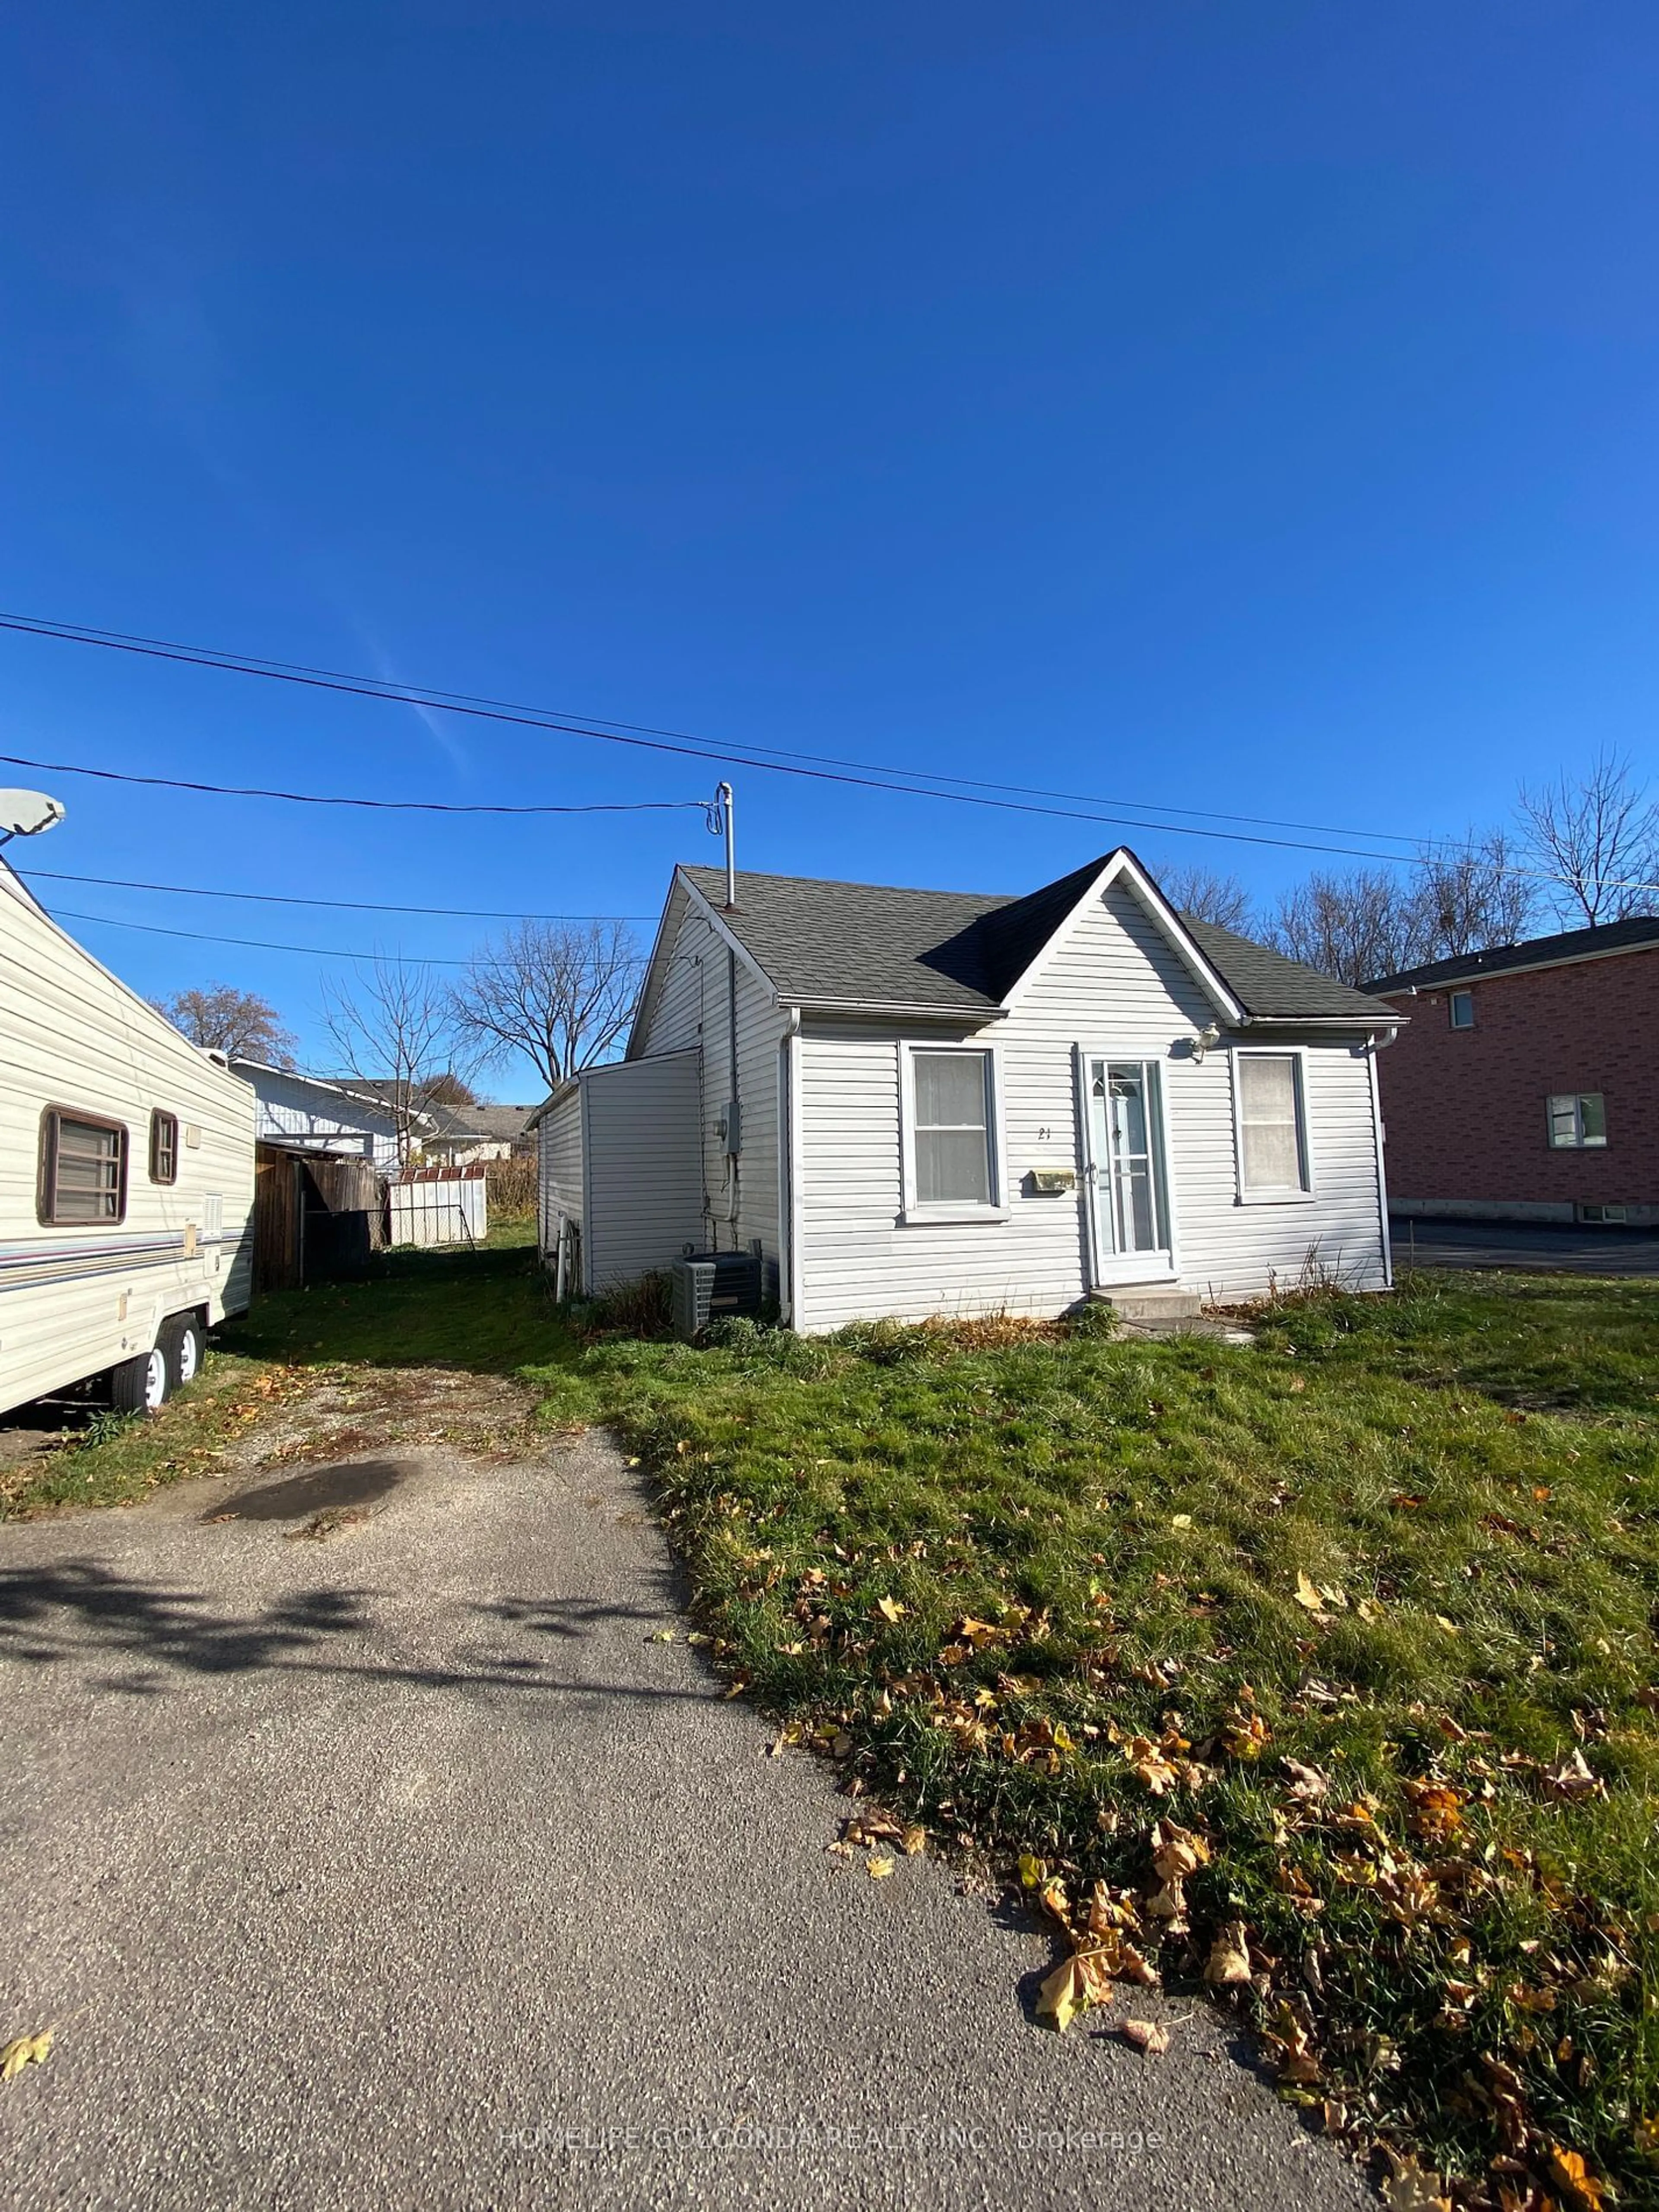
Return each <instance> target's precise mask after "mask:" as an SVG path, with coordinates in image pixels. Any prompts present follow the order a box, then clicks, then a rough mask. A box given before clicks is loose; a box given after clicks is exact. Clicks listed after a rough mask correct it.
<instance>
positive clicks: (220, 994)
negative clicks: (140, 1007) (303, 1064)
mask: <svg viewBox="0 0 1659 2212" xmlns="http://www.w3.org/2000/svg"><path fill="white" fill-rule="evenodd" d="M155 1011H156V1012H157V1013H159V1014H165V1015H166V1017H167V1019H168V1021H170V1022H171V1023H172V1024H173V1027H174V1029H176V1030H183V1031H184V1033H185V1036H187V1037H188V1038H189V1039H190V1041H191V1043H192V1044H194V1045H200V1046H201V1047H202V1048H203V1049H204V1051H208V1052H222V1053H224V1054H227V1056H228V1058H230V1059H232V1060H263V1061H264V1064H265V1066H267V1067H292V1066H294V1064H295V1062H294V1046H295V1038H294V1034H293V1032H292V1030H287V1029H284V1028H283V1024H282V1022H281V1020H280V1018H278V1016H277V1012H276V1007H275V1006H272V1005H271V1004H270V1001H269V1000H265V999H262V998H260V997H259V996H258V994H257V992H253V991H239V990H238V989H237V988H236V987H235V986H234V984H233V983H204V984H203V985H202V987H200V989H198V990H193V991H179V992H176V993H175V994H173V997H172V998H170V999H157V1000H156V1001H155Z"/></svg>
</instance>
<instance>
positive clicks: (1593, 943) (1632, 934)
mask: <svg viewBox="0 0 1659 2212" xmlns="http://www.w3.org/2000/svg"><path fill="white" fill-rule="evenodd" d="M1650 947H1653V948H1659V915H1637V916H1635V917H1634V918H1633V919H1632V921H1607V922H1603V923H1601V925H1600V927H1597V928H1594V929H1563V930H1558V931H1557V932H1556V933H1555V934H1554V936H1553V937H1528V938H1526V939H1522V942H1521V943H1520V944H1518V945H1492V947H1491V948H1490V949H1489V950H1488V951H1485V952H1463V953H1459V954H1458V955H1457V956H1456V957H1455V958H1453V959H1450V960H1431V961H1429V962H1428V963H1426V964H1425V966H1423V967H1421V968H1402V969H1400V970H1399V972H1398V973H1397V974H1395V975H1381V976H1379V977H1378V978H1377V980H1376V982H1374V983H1367V984H1366V986H1365V988H1366V989H1367V990H1368V991H1370V992H1371V993H1373V994H1389V993H1390V992H1395V991H1413V990H1415V991H1422V990H1426V989H1428V988H1430V987H1432V986H1433V985H1435V984H1437V983H1466V982H1468V981H1469V980H1470V978H1471V977H1473V976H1480V975H1503V974H1504V973H1505V971H1506V970H1510V971H1512V970H1514V969H1520V968H1550V967H1554V966H1556V965H1558V964H1559V963H1566V962H1569V961H1573V960H1600V959H1602V958H1604V957H1606V955H1607V954H1608V953H1609V952H1642V951H1647V950H1649V949H1650Z"/></svg>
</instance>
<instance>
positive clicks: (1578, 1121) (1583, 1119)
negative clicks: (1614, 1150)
mask: <svg viewBox="0 0 1659 2212" xmlns="http://www.w3.org/2000/svg"><path fill="white" fill-rule="evenodd" d="M1550 1145H1551V1147H1552V1149H1553V1150H1554V1151H1556V1152H1589V1151H1591V1150H1595V1151H1600V1150H1602V1149H1603V1148H1605V1146H1606V1145H1607V1109H1606V1107H1605V1106H1604V1104H1603V1103H1602V1099H1601V1092H1600V1091H1558V1092H1557V1093H1556V1094H1555V1095H1554V1096H1553V1097H1552V1098H1551V1100H1550Z"/></svg>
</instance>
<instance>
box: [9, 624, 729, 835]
mask: <svg viewBox="0 0 1659 2212" xmlns="http://www.w3.org/2000/svg"><path fill="white" fill-rule="evenodd" d="M0 627H3V625H0ZM0 761H4V762H5V763H6V765H7V766H8V767H9V768H32V769H38V770H39V771H40V774H41V775H89V776H95V777H96V778H97V779H98V781H100V783H141V784H145V785H147V786H149V788H150V789H152V790H155V791H196V792H205V793H208V794H209V795H210V797H212V798H215V799H284V800H286V801H287V803H288V804H289V805H290V806H364V807H369V808H372V809H373V810H374V811H375V812H377V813H381V814H678V813H682V812H686V813H697V814H706V813H707V812H708V800H707V799H631V800H624V799H612V800H607V801H605V802H604V803H603V804H596V805H586V806H555V805H543V806H509V805H484V804H482V803H469V804H466V805H462V804H461V803H459V801H455V800H451V799H339V798H335V797H332V796H328V797H325V796H324V795H323V794H322V793H319V792H315V791H272V790H267V789H266V788H265V787H264V786H262V785H257V784H245V783H197V782H195V781H191V780H190V779H188V778H185V777H183V776H176V775H137V774H134V773H132V772H131V771H129V770H127V769H113V768H83V767H81V766H79V765H78V764H77V763H76V762H74V761H46V760H26V759H25V758H24V757H23V755H22V754H21V753H0Z"/></svg>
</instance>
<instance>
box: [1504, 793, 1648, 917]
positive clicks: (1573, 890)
mask: <svg viewBox="0 0 1659 2212" xmlns="http://www.w3.org/2000/svg"><path fill="white" fill-rule="evenodd" d="M1516 812H1517V814H1518V816H1519V818H1520V823H1521V835H1522V841H1523V842H1524V844H1525V846H1526V848H1527V851H1528V854H1529V856H1530V857H1531V858H1532V860H1534V861H1535V863H1536V864H1537V866H1539V867H1541V868H1542V869H1543V870H1544V871H1545V872H1547V874H1549V875H1551V876H1553V877H1554V878H1556V882H1555V883H1554V884H1553V885H1552V886H1550V888H1549V892H1548V896H1549V897H1550V902H1551V903H1552V904H1553V907H1554V908H1555V911H1556V915H1557V918H1558V919H1559V920H1560V921H1567V922H1575V923H1576V922H1577V921H1580V920H1581V919H1582V920H1583V921H1587V922H1589V924H1591V926H1592V927H1594V926H1595V924H1596V923H1598V922H1603V921H1625V920H1626V918H1627V917H1628V916H1630V915H1638V914H1654V913H1659V888H1656V885H1659V805H1655V803H1654V802H1653V801H1652V800H1651V799H1650V798H1649V797H1648V795H1647V790H1646V787H1644V785H1642V784H1639V783H1638V782H1637V781H1635V779H1634V778H1633V777H1632V774H1631V765H1630V763H1629V761H1628V760H1626V759H1622V758H1621V757H1620V756H1619V755H1618V754H1617V753H1612V752H1607V751H1606V750H1603V751H1601V752H1598V753H1597V754H1596V755H1595V758H1594V759H1593V760H1592V761H1591V762H1590V763H1589V767H1588V768H1587V769H1585V770H1584V771H1583V774H1582V775H1577V776H1574V775H1570V774H1569V773H1568V771H1567V770H1566V769H1562V771H1561V773H1560V774H1559V775H1558V776H1557V777H1556V779H1555V781H1553V783H1546V784H1540V785H1538V786H1536V787H1534V786H1532V785H1530V784H1523V785H1522V788H1521V797H1520V802H1519V805H1518V806H1517V808H1516Z"/></svg>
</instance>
